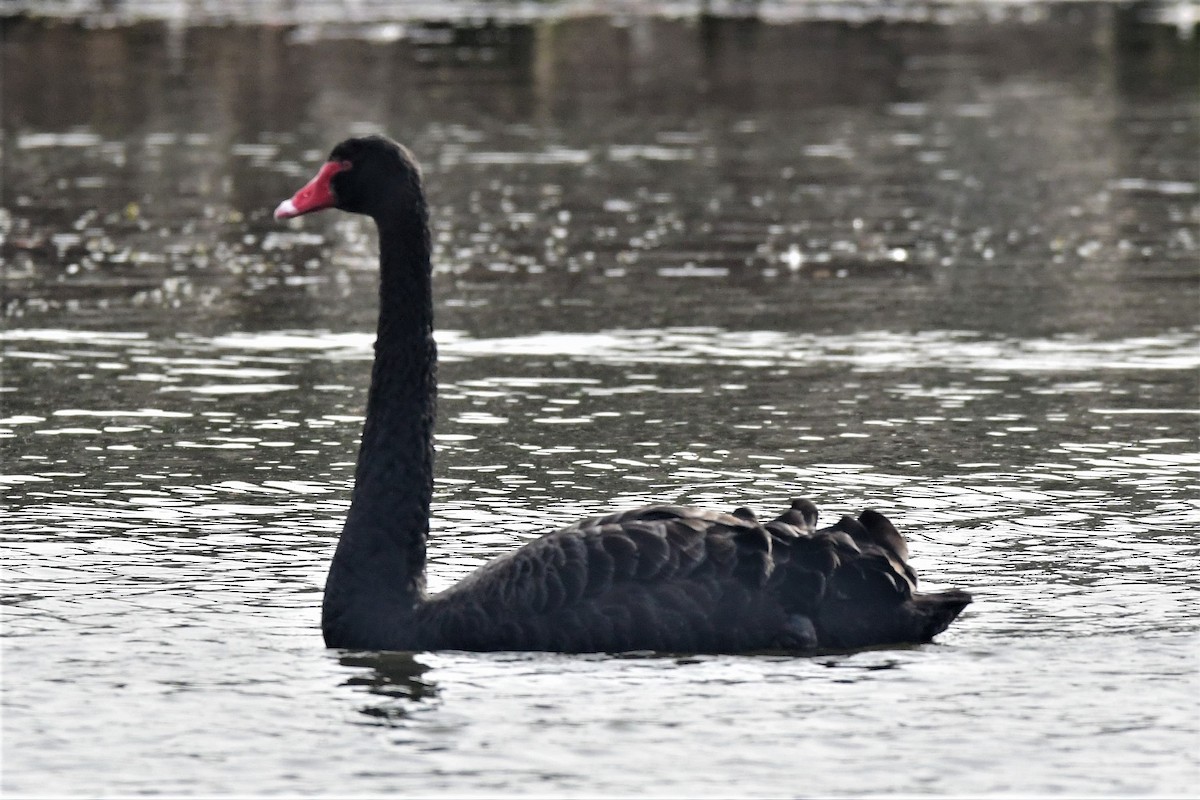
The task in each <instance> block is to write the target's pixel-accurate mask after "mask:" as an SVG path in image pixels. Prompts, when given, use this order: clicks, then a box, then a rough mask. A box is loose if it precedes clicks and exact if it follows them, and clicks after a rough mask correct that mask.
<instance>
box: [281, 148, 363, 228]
mask: <svg viewBox="0 0 1200 800" xmlns="http://www.w3.org/2000/svg"><path fill="white" fill-rule="evenodd" d="M349 168H350V162H349V161H327V162H325V165H324V166H322V167H321V169H320V171H319V172H317V176H316V177H315V178H313V179H312V180H311V181H309V182H308V183H306V184H304V188H302V189H301V190H300V191H298V192H296V193H295V194H294V195H292V197H291V199H290V200H284V201H283V202H282V203H280V204H279V207H278V208H276V209H275V219H291V218H292V217H298V216H300V215H301V214H308V213H309V212H312V211H320V210H321V209H322V208H332V207H333V206H334V205H336V204H337V198H336V197H334V195H333V187H332V186H330V185H329V181H330V180H331V179H332V178H333V176H334V175H336V174H338V173H339V172H341V171H342V170H344V169H349Z"/></svg>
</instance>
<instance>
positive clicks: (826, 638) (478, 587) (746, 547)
mask: <svg viewBox="0 0 1200 800" xmlns="http://www.w3.org/2000/svg"><path fill="white" fill-rule="evenodd" d="M323 208H339V209H341V210H343V211H351V212H355V213H359V214H366V215H367V216H369V217H371V218H372V219H374V220H375V224H376V225H377V226H378V228H379V247H380V257H379V268H380V290H379V299H380V310H379V328H378V335H377V339H376V341H375V363H374V366H373V368H372V371H371V387H370V392H369V394H368V399H367V416H366V423H365V424H364V426H363V434H362V444H361V446H360V449H359V453H358V465H357V468H356V470H355V474H354V479H355V485H354V494H353V499H352V501H351V503H350V510H349V513H348V515H347V518H346V522H345V526H344V528H343V529H342V534H341V538H340V540H339V541H338V545H337V551H336V552H335V554H334V556H333V563H332V565H331V566H330V570H329V579H328V582H327V583H326V585H325V599H324V604H323V608H322V619H321V627H322V630H323V632H324V636H325V643H326V644H327V645H328V646H329V647H338V648H361V649H373V650H545V651H559V652H576V653H578V652H626V651H632V650H651V651H663V652H676V653H683V652H703V653H737V652H748V651H763V650H787V651H812V650H827V649H849V648H858V647H865V646H870V645H883V644H899V643H915V642H927V641H929V640H930V639H931V638H932V637H933V636H935V635H936V634H938V633H940V632H941V631H943V630H945V629H946V627H947V626H948V625H949V624H950V623H951V622H952V621H953V620H954V618H955V617H957V616H958V614H959V612H961V611H962V609H963V608H964V607H965V606H966V605H967V604H968V603H970V602H971V596H970V595H969V594H967V593H966V592H963V591H958V590H951V591H945V592H939V593H930V594H920V593H918V592H917V591H916V588H917V577H916V574H915V573H914V572H913V570H912V568H911V567H910V566H909V565H908V563H907V556H908V548H907V546H906V544H905V541H904V539H903V537H901V536H900V534H899V533H898V532H897V531H896V529H895V528H894V527H892V525H891V523H890V522H888V520H887V519H886V518H885V517H884V516H883V515H882V514H879V513H878V512H876V511H872V510H868V511H864V512H863V513H862V514H860V515H859V517H858V519H854V518H851V517H843V518H842V519H841V521H839V522H838V523H836V524H835V525H833V526H831V527H827V528H824V529H821V530H817V528H816V522H817V509H816V507H815V506H814V505H813V504H812V503H811V502H809V501H808V500H796V501H794V502H793V503H792V505H791V508H790V509H789V510H788V511H786V512H784V513H783V515H782V516H780V517H779V518H777V519H775V520H773V521H771V522H767V523H765V524H763V523H760V522H759V521H758V520H757V519H756V518H755V516H754V514H753V513H752V512H750V511H748V510H747V509H744V508H739V509H737V510H735V511H733V512H732V513H723V512H719V511H706V510H702V509H697V508H687V507H682V506H672V505H659V506H647V507H645V508H639V509H634V510H631V511H624V512H621V513H617V514H612V515H610V516H605V517H593V518H591V519H585V520H583V521H581V522H577V523H575V524H574V525H571V526H570V527H568V528H564V529H562V530H559V531H554V532H553V533H548V534H546V535H545V536H543V537H541V538H540V539H537V540H535V541H532V542H530V543H528V544H526V545H524V546H522V547H520V548H518V549H517V550H515V551H514V552H511V553H507V554H505V555H503V556H500V557H499V558H496V559H495V560H493V561H491V562H490V563H488V564H486V565H484V566H483V567H481V568H480V569H478V570H476V571H475V572H474V573H472V574H470V575H468V576H467V577H466V578H464V579H463V580H462V581H461V582H459V583H458V584H457V585H455V586H453V587H452V588H450V589H447V590H446V591H444V592H440V593H438V594H434V595H429V594H427V593H426V591H425V543H426V538H427V537H428V534H429V504H430V497H431V495H432V491H433V423H434V404H435V401H436V394H437V384H436V378H435V370H436V363H437V353H436V350H435V347H434V341H433V301H432V293H431V287H430V284H431V270H430V240H429V227H428V211H427V208H426V204H425V197H424V193H423V190H422V188H421V176H420V171H419V168H418V167H417V165H416V164H415V162H414V161H413V158H412V156H411V155H410V154H409V152H408V151H407V150H406V149H405V148H404V147H402V146H401V145H399V144H397V143H395V142H393V141H391V140H390V139H387V138H384V137H381V136H369V137H365V138H357V139H349V140H347V141H345V142H342V143H341V144H339V145H338V146H337V147H335V148H334V149H333V152H332V153H331V154H330V156H329V161H328V162H327V163H326V164H325V165H324V166H322V167H321V169H320V171H319V172H318V173H317V175H316V177H315V178H313V179H312V180H311V181H310V182H309V183H308V184H307V185H306V186H304V188H302V189H300V191H298V192H297V193H296V194H295V196H293V197H292V198H291V199H289V200H285V201H284V202H282V203H281V204H280V205H279V207H278V208H277V209H276V210H275V217H276V219H287V218H291V217H296V216H299V215H301V214H307V213H309V212H312V211H317V210H319V209H323Z"/></svg>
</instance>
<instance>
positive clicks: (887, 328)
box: [0, 2, 1200, 796]
mask: <svg viewBox="0 0 1200 800" xmlns="http://www.w3.org/2000/svg"><path fill="white" fill-rule="evenodd" d="M79 5H81V4H76V5H75V6H73V7H72V8H71V9H68V10H69V11H71V13H72V14H75V15H74V16H71V15H67V16H58V17H51V18H43V17H34V16H10V17H7V18H5V19H4V21H3V23H2V24H3V26H4V31H3V37H2V38H0V48H2V58H3V63H2V65H0V66H2V67H3V74H4V93H3V114H2V120H3V172H4V179H3V184H2V189H3V210H2V211H0V215H2V216H0V232H2V233H3V243H2V245H0V255H2V256H3V269H4V283H3V297H2V302H3V313H4V329H3V332H2V333H0V347H2V348H3V375H2V377H3V381H2V386H0V437H2V438H0V448H2V450H0V452H2V454H3V467H2V469H0V473H2V474H0V491H2V492H3V496H4V503H5V510H4V514H3V516H2V517H0V530H2V531H3V534H4V540H5V547H4V564H3V567H4V579H3V593H4V603H5V605H4V615H3V634H4V636H3V703H4V708H3V763H4V769H3V773H2V777H0V785H2V788H3V790H4V791H5V792H6V793H9V794H14V795H23V794H40V793H49V794H56V795H61V794H69V795H96V794H109V795H111V794H145V793H163V794H170V795H173V794H207V795H212V794H225V793H236V794H269V793H276V794H279V793H284V794H307V793H316V794H326V795H339V796H341V795H347V794H358V795H362V794H379V793H397V794H401V793H402V794H406V795H409V796H424V795H431V794H432V795H439V794H440V795H447V794H449V795H464V794H487V793H502V794H508V795H511V794H548V795H563V794H576V795H579V794H583V795H612V794H616V795H631V794H637V795H673V796H694V795H714V796H728V795H758V796H780V795H830V794H834V795H837V794H863V793H904V794H941V795H962V794H993V793H1017V794H1049V793H1060V794H1072V795H1078V794H1105V795H1128V794H1156V795H1163V794H1168V795H1170V794H1175V795H1187V794H1189V793H1190V792H1191V791H1193V790H1194V786H1195V785H1196V782H1197V781H1198V780H1200V760H1198V758H1197V756H1196V752H1197V748H1196V744H1197V741H1198V739H1200V725H1198V723H1197V719H1198V713H1200V704H1198V702H1197V699H1196V698H1197V697H1198V696H1200V679H1198V672H1197V665H1198V661H1197V659H1198V657H1200V633H1198V630H1200V624H1198V623H1197V619H1198V615H1200V600H1198V598H1200V593H1198V592H1197V589H1198V588H1200V585H1198V584H1200V581H1198V580H1197V578H1196V575H1197V572H1198V569H1197V568H1198V567H1200V558H1198V557H1200V540H1198V538H1197V528H1198V523H1200V499H1198V494H1197V484H1198V483H1200V455H1198V452H1197V433H1198V432H1200V431H1198V428H1200V425H1198V422H1200V414H1198V409H1197V397H1198V389H1200V385H1198V380H1197V376H1198V374H1200V372H1198V371H1200V325H1198V322H1200V320H1198V318H1197V317H1198V315H1197V309H1198V308H1200V292H1198V286H1200V275H1198V272H1200V270H1198V269H1197V259H1198V254H1200V231H1198V227H1200V175H1198V174H1197V173H1198V170H1197V167H1196V161H1195V154H1196V152H1197V147H1198V146H1200V121H1198V116H1200V112H1198V111H1197V107H1196V103H1195V98H1196V97H1197V88H1198V86H1200V81H1198V79H1197V63H1200V61H1198V59H1197V52H1198V48H1197V38H1196V35H1195V33H1196V32H1195V26H1194V24H1193V23H1191V22H1188V21H1187V20H1188V19H1189V18H1188V17H1187V14H1188V13H1189V12H1188V9H1192V12H1191V13H1193V14H1194V8H1193V7H1192V6H1190V5H1187V4H1174V5H1167V6H1162V7H1156V6H1122V7H1118V6H1111V5H1092V4H1086V3H1085V4H1071V5H1069V6H1062V7H1060V6H1023V5H1011V4H1009V5H1004V6H986V5H982V6H981V5H962V4H952V5H946V6H936V5H934V6H930V5H919V4H912V5H903V4H901V5H893V6H888V7H885V8H873V7H871V6H867V5H862V4H857V5H853V6H848V5H841V6H839V5H825V6H822V7H821V10H820V11H817V10H814V7H812V6H805V5H793V4H788V3H778V4H772V3H763V4H760V5H755V4H747V5H745V6H731V7H730V9H731V13H730V14H729V15H728V16H720V15H716V16H700V15H698V14H696V13H695V11H694V9H690V7H681V6H676V5H667V6H661V7H644V6H641V5H634V6H631V7H628V8H626V9H625V10H624V11H623V12H622V13H621V14H620V15H617V16H606V15H600V14H580V13H578V11H579V7H577V6H572V5H570V4H565V5H561V6H557V5H546V6H542V5H538V6H532V7H528V6H511V5H503V6H486V5H484V6H480V5H472V6H450V7H447V8H442V9H441V10H440V11H438V15H437V16H436V17H434V18H428V17H427V16H426V17H421V16H413V17H405V18H402V19H397V18H395V17H394V16H388V14H389V13H391V12H390V10H389V8H387V7H385V5H384V4H375V3H369V2H368V3H362V4H353V5H352V6H345V7H343V6H342V5H340V4H339V5H332V4H330V5H325V4H310V5H307V6H306V8H305V9H301V10H297V9H289V8H288V7H286V6H283V5H281V6H276V5H274V4H249V5H245V6H243V5H241V4H233V5H232V8H233V9H234V10H233V11H229V12H227V13H226V12H220V13H222V14H224V16H215V17H214V16H209V17H203V16H201V17H191V16H187V14H186V13H183V12H181V11H180V9H179V8H176V7H175V6H171V7H169V8H166V7H163V6H160V5H157V4H145V5H144V6H143V5H139V4H128V5H126V4H119V3H118V4H104V6H105V11H104V12H103V13H101V12H100V11H97V12H95V13H85V14H84V15H83V16H79V15H78V6H79ZM43 6H44V7H43V8H42V9H41V10H42V11H45V10H48V9H50V8H51V6H54V4H50V5H45V4H43ZM21 7H23V6H20V5H19V4H17V5H13V4H5V5H3V6H0V8H4V9H6V10H7V11H8V13H13V12H14V11H15V10H19V9H20V8H21ZM131 9H132V10H131ZM139 9H140V11H139ZM730 9H726V10H730ZM141 12H144V13H141ZM213 13H217V12H213ZM424 13H426V14H428V13H429V10H428V9H426V10H425V12H424ZM181 14H182V16H181ZM489 19H490V21H489ZM1181 20H1182V21H1181ZM368 131H385V132H388V133H390V134H391V135H393V136H396V137H397V138H400V139H402V140H404V141H406V142H408V143H409V144H410V145H411V146H412V148H413V149H414V151H415V152H416V153H417V155H418V157H419V158H420V159H421V160H422V162H423V164H424V167H425V173H426V180H427V184H428V191H429V195H430V201H431V204H432V210H433V219H434V228H435V230H434V238H435V244H436V254H435V261H436V269H437V277H436V283H437V287H436V292H437V303H438V308H437V314H438V322H439V331H438V338H439V348H440V353H441V357H442V363H441V368H440V376H441V400H440V405H439V421H438V439H437V449H438V472H437V485H436V497H435V518H434V520H433V529H434V537H433V539H432V541H431V545H430V547H431V553H430V585H431V587H432V588H434V589H438V588H442V587H444V586H446V585H448V584H449V583H451V582H452V581H454V580H455V579H457V578H458V577H460V576H462V575H463V574H465V573H467V572H468V571H470V570H471V569H473V568H475V567H476V566H478V565H479V564H481V563H483V562H484V561H486V560H487V559H489V558H491V557H493V556H495V555H497V554H499V553H502V552H506V551H508V550H510V549H512V548H513V547H515V546H517V545H518V544H520V543H521V542H524V541H528V540H529V539H530V538H532V537H534V536H536V535H538V534H539V533H542V532H545V531H546V530H549V529H551V528H553V527H555V526H558V525H562V524H566V523H569V522H571V521H574V520H575V519H577V518H579V517H580V516H582V515H585V514H590V513H595V512H600V511H603V510H606V509H610V508H613V507H622V506H630V505H636V504H640V503H644V502H651V501H671V502H685V503H694V504H704V505H712V506H716V507H721V508H733V507H735V506H738V505H742V504H745V505H750V506H752V507H755V508H757V509H759V510H760V511H762V512H763V513H768V514H769V513H773V512H776V511H778V510H779V509H780V508H781V507H782V506H785V505H786V504H787V503H788V501H789V499H790V498H792V497H794V496H799V495H807V496H809V497H812V498H813V499H814V500H816V501H817V502H818V504H819V505H820V506H821V507H822V508H823V509H824V510H825V513H826V516H827V517H828V516H832V517H836V515H838V514H841V513H844V512H848V511H853V510H857V509H859V508H861V507H863V506H866V505H871V506H874V507H877V508H879V509H881V510H883V511H885V512H886V513H888V514H889V515H890V516H892V517H893V518H894V519H895V520H896V522H897V523H898V525H899V526H900V527H901V529H902V530H904V531H905V532H906V534H907V535H908V537H909V539H910V542H911V545H912V550H913V556H914V565H915V567H916V568H917V570H918V571H919V572H920V573H921V574H922V576H923V579H924V580H925V581H926V582H927V583H928V584H929V585H930V586H932V587H947V586H962V587H965V588H969V589H970V590H971V591H973V592H974V593H975V597H976V602H975V604H974V605H972V606H971V607H970V608H969V609H968V610H967V612H966V613H965V614H964V615H963V617H962V618H961V619H960V621H959V622H958V623H957V624H956V625H955V626H954V627H952V628H951V629H950V630H949V631H947V632H946V633H945V634H943V635H942V636H941V637H939V640H938V642H937V643H936V644H933V645H926V646H922V647H911V648H897V649H880V650H872V651H867V652H859V653H847V654H835V655H827V656H821V657H815V658H784V657H710V656H704V657H689V656H671V657H666V656H662V657H647V656H641V657H631V656H624V657H622V656H584V657H580V656H569V657H568V656H559V655H545V654H492V655H473V654H460V653H419V654H388V653H348V652H337V651H329V650H326V649H324V647H323V646H322V644H321V640H320V633H319V630H318V615H319V604H320V592H321V589H322V586H323V582H324V574H325V569H326V565H327V563H328V559H329V557H330V555H331V553H332V548H333V544H334V541H335V537H336V535H337V532H338V530H339V528H340V523H341V518H342V516H343V514H344V513H345V510H346V508H347V504H348V496H349V489H350V480H351V477H352V473H353V458H354V454H355V450H356V446H357V437H358V434H359V429H360V426H361V424H362V413H363V404H364V397H365V390H366V381H367V376H368V370H369V366H370V361H371V358H372V349H371V345H372V341H373V333H372V331H373V321H374V313H375V297H374V292H375V269H376V262H375V251H374V247H375V243H374V233H373V231H371V230H370V229H369V227H368V226H367V225H365V224H364V223H363V222H362V221H361V220H359V219H355V218H349V217H346V216H339V215H335V214H326V215H318V216H315V217H308V218H305V219H303V220H301V221H295V222H289V223H283V224H280V223H275V222H274V221H273V220H272V219H271V217H270V210H271V209H272V208H273V207H274V205H275V204H276V203H277V202H278V201H279V200H280V199H282V198H283V197H286V196H288V195H290V194H291V193H292V192H293V191H294V190H295V189H296V188H297V187H298V186H299V185H300V184H301V183H303V181H304V180H306V179H307V178H308V176H310V175H311V174H312V173H313V172H314V171H315V169H316V167H317V165H318V164H319V163H320V162H321V161H322V160H323V159H324V155H325V153H326V152H327V151H328V149H329V147H330V146H331V145H332V144H333V143H334V142H335V141H337V140H338V139H340V138H342V137H343V136H344V135H347V134H349V133H361V132H368Z"/></svg>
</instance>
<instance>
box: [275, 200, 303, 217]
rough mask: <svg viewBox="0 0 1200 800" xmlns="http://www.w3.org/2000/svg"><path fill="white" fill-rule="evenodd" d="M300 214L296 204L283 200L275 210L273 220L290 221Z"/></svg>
mask: <svg viewBox="0 0 1200 800" xmlns="http://www.w3.org/2000/svg"><path fill="white" fill-rule="evenodd" d="M299 215H300V212H299V210H297V208H296V204H295V203H293V202H292V201H291V200H284V201H283V202H282V203H280V204H279V206H278V207H276V209H275V219H291V218H292V217H296V216H299Z"/></svg>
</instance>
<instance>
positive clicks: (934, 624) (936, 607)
mask: <svg viewBox="0 0 1200 800" xmlns="http://www.w3.org/2000/svg"><path fill="white" fill-rule="evenodd" d="M971 599H972V598H971V595H970V594H969V593H967V592H964V591H963V590H961V589H949V590H947V591H944V592H937V593H934V594H915V595H913V598H912V603H913V606H914V607H915V608H916V610H917V612H918V618H919V619H922V620H924V626H923V627H924V630H923V631H922V632H921V639H922V641H926V642H927V641H929V640H930V639H932V638H933V637H935V636H937V635H938V634H939V633H941V632H942V631H944V630H946V628H949V627H950V623H951V622H954V620H955V619H957V618H958V615H959V614H961V613H962V610H963V609H964V608H966V607H967V606H968V605H970V604H971Z"/></svg>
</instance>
